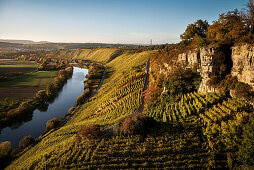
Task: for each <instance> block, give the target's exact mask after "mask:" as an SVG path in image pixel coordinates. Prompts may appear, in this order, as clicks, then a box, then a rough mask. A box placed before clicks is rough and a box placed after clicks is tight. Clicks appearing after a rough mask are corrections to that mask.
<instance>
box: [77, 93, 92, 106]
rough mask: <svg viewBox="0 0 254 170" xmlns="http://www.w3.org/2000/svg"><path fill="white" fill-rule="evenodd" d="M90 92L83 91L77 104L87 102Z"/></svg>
mask: <svg viewBox="0 0 254 170" xmlns="http://www.w3.org/2000/svg"><path fill="white" fill-rule="evenodd" d="M88 95H89V93H87V92H86V90H85V92H84V93H82V94H81V95H80V96H79V97H78V98H77V100H76V103H77V105H81V104H83V103H84V102H85V99H86V98H87V97H88Z"/></svg>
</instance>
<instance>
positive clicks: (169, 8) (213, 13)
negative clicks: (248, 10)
mask: <svg viewBox="0 0 254 170" xmlns="http://www.w3.org/2000/svg"><path fill="white" fill-rule="evenodd" d="M247 2H248V0H0V39H22V40H33V41H51V42H73V43H88V42H98V43H128V44H149V43H150V39H152V41H153V43H154V44H163V43H176V42H179V41H180V38H179V37H180V34H182V33H183V32H184V30H185V29H186V27H187V25H188V24H191V23H193V22H195V21H196V20H198V19H202V20H207V21H208V22H209V24H211V23H212V21H214V20H217V19H218V17H219V14H221V13H225V12H227V11H232V10H234V9H236V8H237V9H242V8H245V7H246V4H247Z"/></svg>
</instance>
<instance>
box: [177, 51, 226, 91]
mask: <svg viewBox="0 0 254 170" xmlns="http://www.w3.org/2000/svg"><path fill="white" fill-rule="evenodd" d="M225 58H226V57H225V55H224V53H223V52H222V51H221V50H220V49H215V48H201V49H200V51H197V50H195V51H189V52H188V53H182V54H179V56H178V61H177V62H178V63H180V64H182V65H183V66H185V67H193V66H194V65H195V64H198V72H200V76H201V77H202V82H201V84H200V87H199V92H202V93H207V92H214V91H215V89H214V88H213V87H211V86H208V85H207V82H208V80H209V79H210V78H211V76H212V74H213V73H215V72H216V71H217V70H218V69H219V68H220V67H221V65H222V64H224V63H225Z"/></svg>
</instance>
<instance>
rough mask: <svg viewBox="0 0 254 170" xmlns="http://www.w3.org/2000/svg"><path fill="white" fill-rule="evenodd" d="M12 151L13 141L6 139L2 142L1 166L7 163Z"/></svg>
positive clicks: (0, 152) (0, 146)
mask: <svg viewBox="0 0 254 170" xmlns="http://www.w3.org/2000/svg"><path fill="white" fill-rule="evenodd" d="M11 151H12V147H11V142H9V141H6V142H1V143H0V167H1V165H2V164H4V163H5V161H6V160H8V159H10V157H11Z"/></svg>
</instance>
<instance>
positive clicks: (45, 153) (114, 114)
mask: <svg viewBox="0 0 254 170" xmlns="http://www.w3.org/2000/svg"><path fill="white" fill-rule="evenodd" d="M153 53H154V52H153V51H145V52H141V53H135V54H129V53H124V54H123V55H121V56H119V57H117V58H116V59H114V60H113V61H111V62H110V63H108V64H107V65H106V66H107V67H108V73H109V74H108V76H107V78H106V79H105V80H104V84H103V85H102V87H101V89H100V90H99V91H98V93H97V94H96V95H95V96H94V97H93V98H92V99H90V102H88V103H86V104H85V105H84V106H83V107H82V108H81V109H80V111H79V112H78V113H77V114H76V115H75V116H74V117H73V118H72V120H71V121H70V122H68V123H67V124H66V125H65V126H63V127H62V128H60V129H59V130H57V131H55V132H53V133H52V134H50V135H49V136H47V137H45V138H44V139H42V141H41V142H39V143H38V144H37V145H36V146H35V147H33V148H32V149H30V150H28V151H27V152H26V153H25V154H24V155H22V156H21V157H20V158H19V159H17V160H16V161H14V162H13V163H12V164H11V165H10V166H9V167H7V169H27V168H37V169H41V168H49V167H53V166H56V164H55V163H54V161H53V162H52V160H58V161H59V164H58V165H59V166H58V167H68V166H74V165H75V162H77V161H78V162H80V161H79V160H80V157H79V154H82V153H83V152H84V150H83V146H82V148H80V147H78V146H76V145H77V144H75V134H76V132H77V131H78V130H79V129H80V128H81V127H82V126H84V125H91V124H100V125H103V126H107V125H111V124H114V123H115V122H116V121H117V120H118V119H120V118H122V117H124V116H126V115H128V114H131V113H132V112H133V111H134V110H135V109H136V108H138V107H139V104H140V99H141V89H142V87H143V86H142V83H143V81H144V78H143V76H142V75H143V74H144V66H145V63H146V62H147V59H148V58H149V57H150V56H151V55H152V54H153ZM123 92H125V93H123ZM91 142H92V143H94V142H93V141H91ZM94 145H95V146H92V149H93V148H94V147H95V148H96V147H97V143H94ZM84 147H85V146H84ZM86 149H87V151H88V152H89V153H91V152H92V151H89V150H91V149H90V148H89V147H87V148H86ZM74 150H77V152H78V154H77V156H76V157H75V158H74V157H73V158H72V160H69V156H68V155H69V154H72V153H70V152H72V151H73V153H74ZM83 154H84V156H85V157H89V155H90V154H86V153H83ZM89 160H90V159H89ZM87 161H88V160H86V159H84V160H82V161H81V162H82V163H81V164H82V165H85V163H86V162H87Z"/></svg>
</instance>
